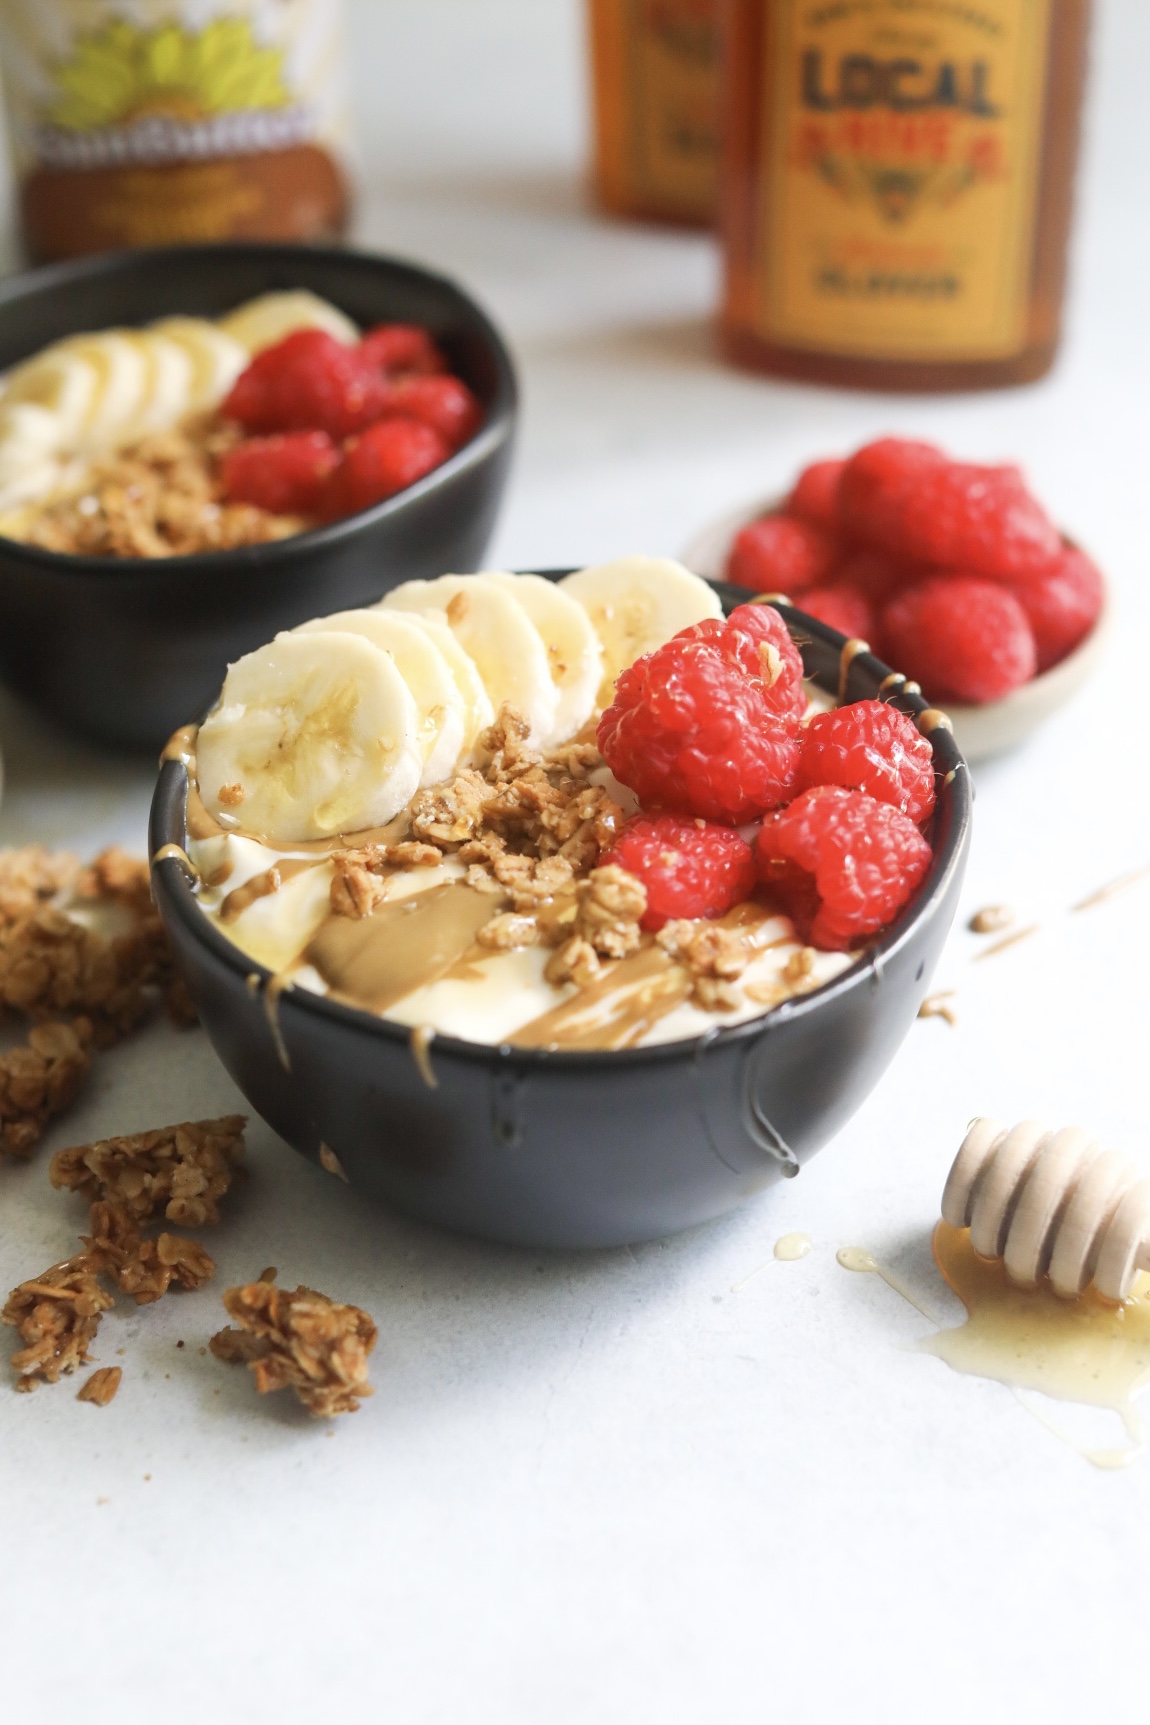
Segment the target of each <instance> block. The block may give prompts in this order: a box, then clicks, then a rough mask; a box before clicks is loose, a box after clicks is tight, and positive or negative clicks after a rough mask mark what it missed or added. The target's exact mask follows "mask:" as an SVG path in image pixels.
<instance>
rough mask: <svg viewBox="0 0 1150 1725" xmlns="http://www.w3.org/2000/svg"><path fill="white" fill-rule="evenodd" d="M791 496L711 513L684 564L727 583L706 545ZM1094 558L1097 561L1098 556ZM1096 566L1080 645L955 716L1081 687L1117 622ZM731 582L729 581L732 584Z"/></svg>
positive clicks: (953, 707)
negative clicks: (714, 571) (1098, 593)
mask: <svg viewBox="0 0 1150 1725" xmlns="http://www.w3.org/2000/svg"><path fill="white" fill-rule="evenodd" d="M788 496H789V493H788V492H786V491H779V492H774V493H772V495H771V496H770V497H764V498H761V499H760V500H759V502H758V503H755V504H742V505H740V506H739V507H738V508H737V509H726V510H724V511H723V513H722V514H721V515H714V516H712V517H711V519H710V520H709V521H707V522H705V523H704V524H703V526H702V527H700V528H698V529H697V530H696V531H695V532H694V533H693V534H692V535H691V537H690V539H689V540H688V541H687V543H686V545H685V546H684V547H683V550H682V552H681V556H682V560H683V563H684V565H685V567H686V568H688V569H690V571H691V573H692V574H694V575H698V576H700V577H701V579H702V580H704V581H711V582H717V583H720V584H722V583H723V577H722V576H721V575H709V574H707V573H706V572H705V571H704V570H702V569H700V568H698V567H697V564H698V562H700V561H704V562H706V561H710V557H709V556H707V555H701V553H703V551H704V548H706V551H707V552H711V551H713V548H714V546H715V545H717V544H718V543H719V541H720V539H722V540H723V541H724V542H725V549H726V550H727V551H729V550H730V548H731V542H732V540H733V539H734V537H735V534H736V533H738V532H739V530H740V529H741V528H743V527H749V526H750V524H751V522H752V521H761V520H762V518H763V517H764V516H765V515H778V514H780V513H781V511H782V508H783V505H784V504H785V503H786V500H787V497H788ZM1058 532H1059V534H1060V536H1061V539H1062V542H1063V544H1064V545H1068V546H1070V547H1071V548H1072V549H1073V550H1076V551H1082V550H1084V547H1083V546H1082V545H1081V544H1080V543H1079V541H1078V540H1077V538H1075V536H1074V535H1073V534H1071V533H1066V532H1063V530H1062V528H1059V529H1058ZM1086 555H1087V556H1088V557H1089V556H1090V553H1089V552H1086ZM1091 561H1092V562H1093V561H1094V560H1093V558H1091ZM1094 567H1095V568H1096V569H1097V570H1098V576H1099V579H1100V580H1101V582H1102V603H1101V605H1100V606H1099V608H1098V615H1097V617H1095V619H1094V622H1093V623H1092V624H1091V626H1090V628H1089V629H1088V630H1087V631H1086V633H1085V635H1083V637H1082V639H1081V641H1079V642H1078V644H1077V646H1075V647H1072V648H1071V649H1070V651H1069V653H1065V654H1064V655H1063V657H1062V658H1061V659H1056V660H1055V662H1054V664H1053V665H1048V666H1047V667H1046V669H1045V671H1036V672H1035V674H1034V676H1033V677H1031V678H1029V679H1028V680H1027V682H1025V683H1020V684H1019V685H1018V687H1017V688H1016V689H1011V690H1010V691H1009V692H1008V693H1007V694H1005V695H1000V696H999V697H998V699H997V700H994V701H981V702H979V703H978V704H977V705H972V704H971V703H970V702H969V701H948V702H947V705H946V711H947V712H948V713H949V714H950V716H951V718H952V719H954V720H955V721H956V722H958V723H960V724H961V723H962V721H963V720H964V719H967V718H968V717H970V718H974V717H976V716H982V715H984V714H987V713H995V712H1013V711H1015V710H1017V708H1019V707H1020V706H1023V705H1024V704H1029V702H1030V700H1031V699H1033V698H1034V697H1035V695H1038V694H1046V693H1047V692H1049V691H1051V690H1056V689H1058V688H1059V687H1060V685H1061V684H1063V683H1070V684H1072V685H1073V687H1074V688H1076V687H1077V683H1076V680H1075V679H1076V675H1077V672H1078V670H1079V667H1080V665H1081V664H1082V662H1083V661H1084V660H1085V659H1086V657H1087V655H1093V654H1095V653H1097V652H1100V651H1101V649H1102V648H1103V646H1104V645H1105V643H1106V641H1107V639H1108V638H1109V635H1110V631H1111V628H1112V626H1113V622H1114V589H1113V587H1112V586H1111V584H1110V581H1109V580H1108V579H1107V576H1106V572H1105V570H1104V569H1103V568H1102V566H1101V564H1099V563H1095V564H1094ZM726 584H727V585H729V583H726ZM802 597H803V596H802V594H801V593H800V594H799V595H798V598H799V602H800V605H801V602H802ZM1072 692H1073V689H1071V690H1070V691H1068V694H1069V693H1072ZM972 758H974V757H972Z"/></svg>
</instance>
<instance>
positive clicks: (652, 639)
mask: <svg viewBox="0 0 1150 1725" xmlns="http://www.w3.org/2000/svg"><path fill="white" fill-rule="evenodd" d="M559 587H560V590H561V591H562V592H564V593H566V594H567V595H568V597H569V598H572V599H577V600H578V602H579V604H580V605H582V606H583V608H584V610H585V611H586V612H587V614H588V616H589V617H590V619H591V622H592V623H593V624H594V627H595V633H596V634H597V635H598V637H599V642H600V645H601V646H602V648H603V673H604V675H603V684H602V688H601V690H600V700H601V701H603V702H604V704H606V702H608V701H610V699H611V691H612V689H613V688H614V686H615V679H616V677H617V676H618V675H619V672H620V671H624V670H626V668H627V666H628V665H631V664H633V663H634V661H635V660H636V659H638V658H640V657H641V656H642V655H643V654H644V653H651V652H653V651H654V649H655V648H656V647H661V646H662V645H663V643H664V641H669V640H670V639H671V637H672V635H677V634H678V633H679V630H680V629H686V628H687V627H688V625H689V624H691V623H701V622H702V621H703V619H704V618H705V617H721V616H722V615H723V607H722V605H721V604H720V603H719V596H718V594H717V593H716V592H715V590H714V588H713V587H708V585H707V583H706V582H705V581H704V580H702V579H701V577H700V576H698V575H692V573H691V571H690V570H689V569H684V567H683V565H682V564H681V563H674V562H672V560H671V559H670V558H669V557H619V558H616V560H615V561H614V562H613V563H596V564H595V565H594V566H593V567H592V568H590V569H577V570H576V571H575V573H574V575H567V576H565V577H564V579H563V580H562V581H560V583H559Z"/></svg>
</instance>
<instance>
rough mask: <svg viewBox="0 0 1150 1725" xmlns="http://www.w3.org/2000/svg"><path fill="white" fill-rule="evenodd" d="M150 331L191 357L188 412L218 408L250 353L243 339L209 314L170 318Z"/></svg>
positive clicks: (161, 321) (164, 319)
mask: <svg viewBox="0 0 1150 1725" xmlns="http://www.w3.org/2000/svg"><path fill="white" fill-rule="evenodd" d="M149 333H150V334H152V333H154V334H156V335H162V336H165V337H166V338H167V339H168V340H169V341H174V342H178V343H179V345H180V346H181V347H182V348H183V349H184V351H185V352H186V353H187V355H188V358H189V359H190V360H191V362H192V364H191V375H190V377H189V379H188V386H187V388H188V396H187V403H186V411H187V412H188V413H202V412H206V411H207V409H208V408H212V407H218V406H219V404H220V402H221V401H222V400H223V399H224V397H225V395H227V393H228V391H229V389H231V387H232V384H233V383H234V382H235V381H236V378H237V377H238V376H239V375H240V372H241V371H243V369H244V367H245V366H246V365H247V363H248V359H249V358H250V355H249V353H248V350H247V348H246V347H244V345H243V343H242V342H238V341H237V340H236V339H235V337H234V336H231V335H228V334H227V333H226V332H225V331H224V330H222V329H220V328H219V326H218V325H216V324H214V323H209V322H208V320H207V318H206V317H166V318H162V319H161V320H160V322H159V323H154V324H152V325H150V327H149Z"/></svg>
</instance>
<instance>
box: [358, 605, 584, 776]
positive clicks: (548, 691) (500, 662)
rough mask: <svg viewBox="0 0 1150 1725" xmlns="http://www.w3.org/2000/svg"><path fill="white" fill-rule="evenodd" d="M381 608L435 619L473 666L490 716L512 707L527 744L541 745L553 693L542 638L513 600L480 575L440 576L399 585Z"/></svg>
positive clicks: (548, 727) (550, 714) (552, 706)
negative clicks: (523, 725)
mask: <svg viewBox="0 0 1150 1725" xmlns="http://www.w3.org/2000/svg"><path fill="white" fill-rule="evenodd" d="M383 604H384V607H385V608H386V609H388V610H392V609H395V610H400V611H417V612H424V613H426V614H430V615H433V616H441V617H442V618H443V620H444V621H445V622H446V623H447V625H448V627H449V628H450V630H451V632H452V634H453V635H454V636H455V639H456V640H457V641H458V642H459V645H460V646H461V647H462V648H463V650H464V652H465V653H466V654H468V656H469V657H470V658H471V659H473V660H474V661H475V666H476V669H477V670H478V672H479V675H480V677H481V678H482V679H483V687H484V688H485V689H486V690H487V698H488V700H489V701H490V702H491V705H492V707H493V708H494V709H495V711H496V713H498V711H499V709H500V707H502V706H503V704H504V703H505V702H506V703H507V704H508V705H510V706H512V707H514V708H515V710H516V712H517V713H519V714H520V715H521V716H522V717H523V718H524V719H525V720H526V721H527V724H528V727H529V732H528V740H529V741H530V742H531V743H532V744H534V745H535V746H536V747H542V746H543V745H544V742H545V740H546V739H547V738H548V737H550V735H551V733H552V727H553V725H554V722H555V709H556V707H557V706H558V704H559V691H558V689H557V688H556V687H555V684H554V682H553V681H552V679H551V670H550V667H549V665H548V663H547V649H546V648H545V647H544V645H543V638H542V636H541V635H540V633H539V631H538V629H536V627H535V625H534V624H533V623H532V621H531V619H530V618H529V617H528V615H527V613H526V611H525V610H524V609H523V606H522V605H521V604H520V603H519V601H518V599H515V598H513V597H512V595H511V594H510V593H508V592H507V591H506V590H505V589H504V588H503V587H501V586H500V585H499V583H498V582H496V581H488V580H486V579H485V578H484V577H483V576H482V575H440V576H439V578H438V579H437V580H435V581H405V582H404V583H403V585H402V586H401V587H396V588H395V589H394V590H393V591H392V592H391V593H389V594H388V595H387V597H386V598H385V599H384V601H383Z"/></svg>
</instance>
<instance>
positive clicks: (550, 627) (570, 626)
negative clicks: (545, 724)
mask: <svg viewBox="0 0 1150 1725" xmlns="http://www.w3.org/2000/svg"><path fill="white" fill-rule="evenodd" d="M484 579H485V580H487V581H497V582H498V583H499V585H500V586H501V587H502V588H503V589H504V590H505V591H506V592H508V593H511V594H512V595H513V596H514V597H515V598H516V599H518V601H519V603H520V604H521V605H522V607H523V609H524V610H525V611H526V613H527V615H528V616H529V617H530V619H531V621H532V622H533V623H534V625H535V627H536V628H537V629H538V631H539V633H540V635H542V637H543V645H544V646H545V647H546V649H547V663H548V665H549V666H550V667H551V680H552V682H553V683H554V684H555V687H556V688H557V689H558V691H559V702H558V705H557V706H556V708H555V720H554V724H553V726H552V734H551V736H550V737H549V738H548V739H547V740H548V742H549V743H564V742H566V741H567V739H568V738H569V737H573V736H574V735H575V733H576V732H577V731H579V730H581V729H582V728H583V726H584V725H585V724H586V723H587V720H588V719H589V718H590V717H591V715H592V713H593V712H594V711H595V698H596V696H597V694H598V692H599V685H600V683H601V682H602V681H603V652H602V649H601V648H600V646H599V637H598V635H596V633H595V629H594V627H593V625H592V622H591V619H590V617H589V616H588V615H587V612H586V611H585V610H584V609H583V607H582V605H579V604H576V602H575V600H574V599H572V598H571V597H570V595H569V594H567V593H562V592H560V590H559V588H558V586H557V585H556V583H555V582H554V581H545V580H544V579H543V577H542V575H505V574H491V575H487V576H485V577H484Z"/></svg>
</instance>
